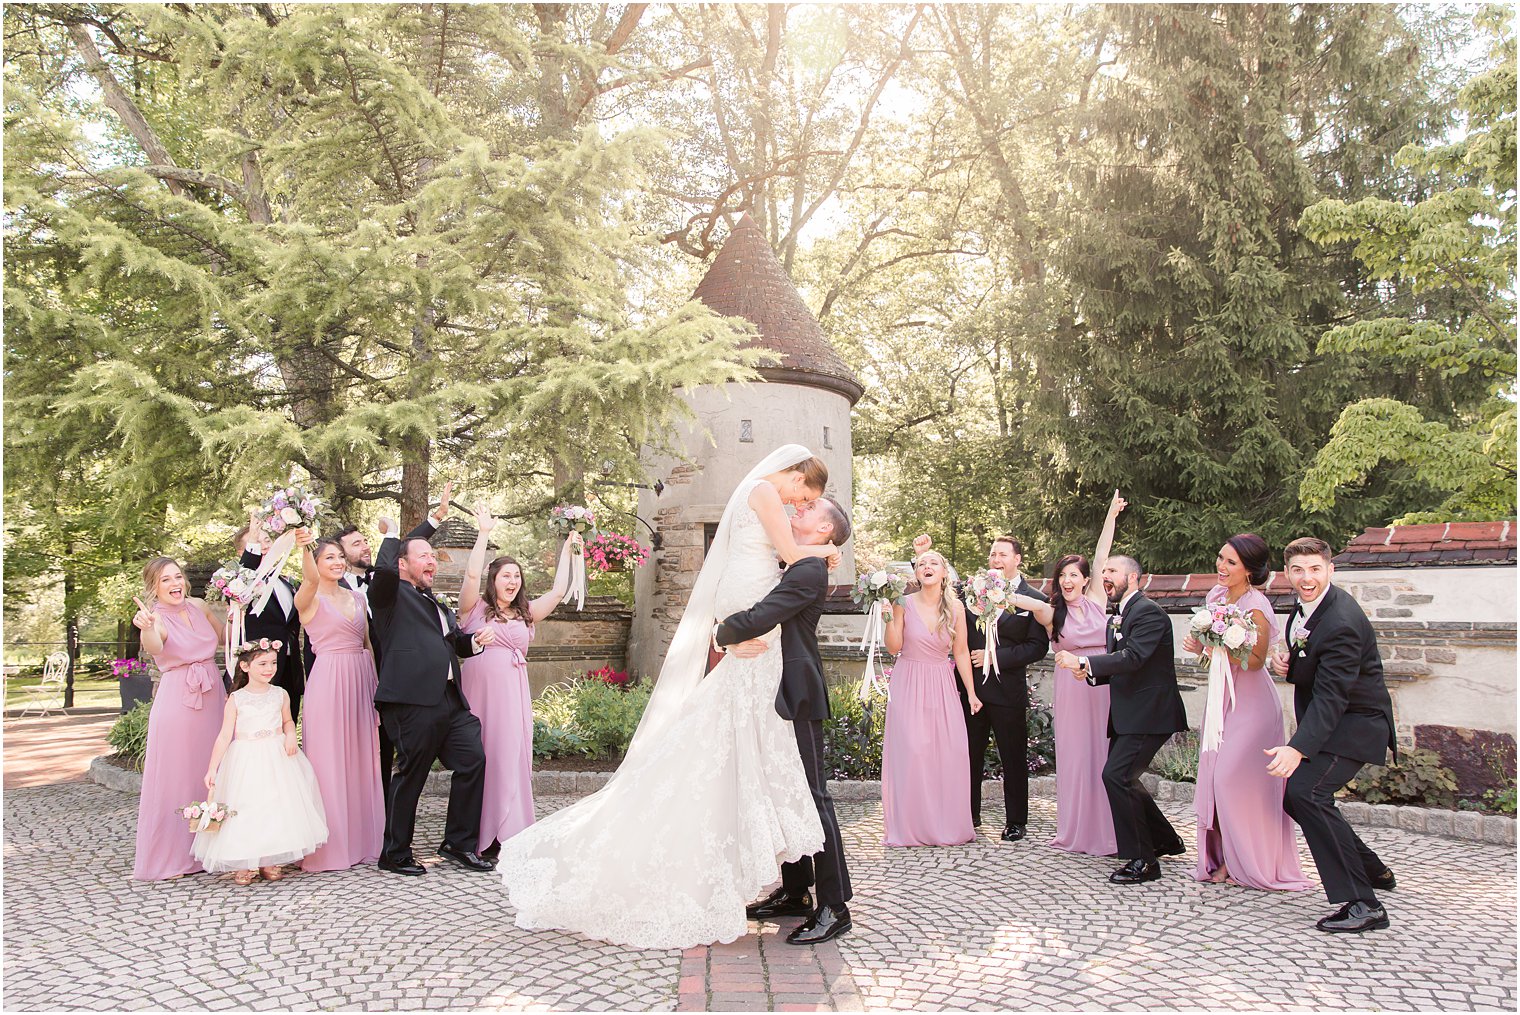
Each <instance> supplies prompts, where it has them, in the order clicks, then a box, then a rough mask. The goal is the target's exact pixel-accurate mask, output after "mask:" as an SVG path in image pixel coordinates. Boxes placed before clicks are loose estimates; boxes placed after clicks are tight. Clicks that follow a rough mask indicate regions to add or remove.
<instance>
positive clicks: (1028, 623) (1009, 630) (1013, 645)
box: [951, 575, 1050, 708]
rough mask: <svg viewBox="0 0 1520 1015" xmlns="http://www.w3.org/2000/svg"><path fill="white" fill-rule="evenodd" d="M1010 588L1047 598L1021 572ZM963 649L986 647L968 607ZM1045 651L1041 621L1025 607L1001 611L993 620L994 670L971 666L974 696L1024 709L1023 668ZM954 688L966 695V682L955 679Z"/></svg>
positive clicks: (1026, 689)
mask: <svg viewBox="0 0 1520 1015" xmlns="http://www.w3.org/2000/svg"><path fill="white" fill-rule="evenodd" d="M1014 591H1015V592H1017V593H1018V594H1019V595H1024V596H1030V597H1032V598H1034V599H1038V600H1039V601H1040V602H1042V603H1046V602H1049V601H1050V600H1048V599H1046V598H1045V597H1044V596H1042V595H1040V593H1038V592H1036V591H1035V589H1034V587H1033V586H1032V585H1030V584H1029V583H1028V582H1027V581H1025V580H1024V576H1023V575H1020V576H1019V587H1018V588H1017V589H1015V590H1014ZM966 648H968V649H972V650H975V649H981V650H983V651H986V649H987V635H986V634H985V633H984V632H983V631H982V629H981V628H980V627H978V626H977V623H976V614H974V613H972V612H971V611H970V610H967V611H966ZM1049 651H1050V635H1048V634H1047V633H1046V632H1045V625H1044V624H1041V623H1038V622H1037V621H1036V620H1035V619H1034V617H1033V616H1031V615H1030V613H1029V611H1028V610H1004V611H1003V615H1002V616H1000V617H998V621H997V664H998V670H997V672H996V673H988V674H987V675H986V676H983V675H982V668H981V667H980V666H976V667H973V668H972V671H971V675H972V677H973V678H974V679H975V681H976V696H977V697H978V698H980V699H982V702H983V704H987V705H1008V706H1012V707H1016V708H1028V707H1029V685H1028V683H1027V682H1026V681H1025V679H1024V671H1025V668H1026V667H1028V666H1029V665H1030V664H1031V663H1037V662H1039V661H1040V660H1041V659H1044V658H1045V654H1046V653H1047V652H1049ZM951 672H952V673H953V672H954V671H953V670H952V671H951ZM952 679H954V678H952ZM955 689H956V690H957V691H959V692H960V695H961V697H962V698H964V697H965V696H966V685H965V684H963V683H961V682H960V680H955Z"/></svg>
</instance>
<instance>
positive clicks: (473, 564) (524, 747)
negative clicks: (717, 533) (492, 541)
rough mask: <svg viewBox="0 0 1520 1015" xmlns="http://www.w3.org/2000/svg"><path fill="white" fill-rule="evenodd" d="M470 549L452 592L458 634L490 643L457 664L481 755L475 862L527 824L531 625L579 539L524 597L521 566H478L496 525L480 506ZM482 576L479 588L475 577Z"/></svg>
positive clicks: (548, 607) (549, 609)
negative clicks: (550, 581) (484, 632)
mask: <svg viewBox="0 0 1520 1015" xmlns="http://www.w3.org/2000/svg"><path fill="white" fill-rule="evenodd" d="M475 525H476V530H477V535H476V537H475V546H474V547H473V548H472V549H471V551H470V558H469V560H468V562H467V563H466V564H465V574H464V585H463V586H462V587H461V588H460V590H459V629H460V630H461V631H464V632H465V633H466V634H474V633H476V632H477V631H479V630H481V629H482V628H485V627H490V628H492V629H493V630H494V631H495V634H496V640H495V641H493V642H492V643H491V644H489V645H487V646H486V647H485V648H484V649H483V650H481V652H480V654H479V655H475V656H471V657H470V658H469V659H465V660H463V661H462V662H461V663H460V671H461V672H460V687H459V689H460V690H461V691H462V692H463V693H464V700H465V703H466V704H467V705H468V706H469V709H470V712H471V713H472V714H473V715H474V716H475V718H477V719H479V720H480V740H481V745H482V746H483V747H484V748H485V752H486V776H485V789H484V791H483V793H482V795H481V801H480V843H479V845H478V846H477V848H476V852H478V853H479V854H480V855H481V856H483V857H485V858H487V859H495V858H496V857H497V855H499V854H500V853H501V844H502V843H503V842H505V841H507V840H508V839H510V838H511V837H512V836H514V835H516V834H517V833H518V832H520V831H522V830H523V829H524V828H527V827H528V826H529V825H531V824H533V695H532V692H531V691H530V690H529V687H528V645H529V643H530V642H531V641H532V640H533V628H534V625H535V624H536V623H537V622H538V621H540V620H543V619H544V618H545V617H547V616H549V614H551V613H553V612H554V608H555V607H556V606H558V605H559V601H560V600H561V599H563V598H564V595H565V590H566V589H567V588H569V585H570V554H571V553H572V552H576V553H579V552H582V542H581V537H580V534H579V533H571V536H570V538H569V539H567V540H566V541H565V544H564V545H563V546H562V547H561V548H560V554H559V568H558V570H557V571H556V572H555V576H554V587H553V588H552V589H550V590H549V591H548V592H546V593H545V594H543V595H541V596H539V597H538V598H537V599H532V600H530V599H528V595H527V592H526V590H525V589H524V587H523V574H522V565H520V564H518V562H517V561H516V560H514V559H513V558H511V557H505V556H503V557H497V558H496V559H495V560H493V561H491V565H490V568H489V569H486V567H485V559H486V547H487V544H488V542H489V537H490V533H491V530H492V529H493V528H495V527H496V519H495V518H493V517H492V515H491V511H490V509H489V508H487V507H485V506H484V505H480V506H477V507H476V509H475ZM482 570H486V572H487V573H486V589H485V594H484V595H482V594H481V591H480V573H481V571H482Z"/></svg>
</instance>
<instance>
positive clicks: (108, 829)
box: [4, 742, 1516, 1011]
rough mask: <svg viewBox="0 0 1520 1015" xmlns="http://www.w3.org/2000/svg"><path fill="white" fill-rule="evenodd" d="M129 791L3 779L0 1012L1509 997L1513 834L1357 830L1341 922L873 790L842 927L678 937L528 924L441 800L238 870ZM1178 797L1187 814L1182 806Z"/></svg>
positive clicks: (1451, 1001)
mask: <svg viewBox="0 0 1520 1015" xmlns="http://www.w3.org/2000/svg"><path fill="white" fill-rule="evenodd" d="M10 747H11V744H10V743H9V742H8V743H7V753H9V751H10ZM7 767H9V766H7ZM567 802H569V798H566V797H548V798H545V799H543V800H541V801H540V810H541V812H545V811H549V810H553V809H555V808H557V807H560V806H563V805H564V804H565V803H567ZM136 804H137V799H136V797H135V796H132V795H130V794H125V793H120V792H117V791H114V790H109V789H106V788H104V787H100V786H96V785H94V784H90V783H77V782H68V783H60V784H56V785H51V786H42V787H34V788H20V789H12V790H8V791H7V792H6V793H5V800H4V872H5V903H6V905H5V911H4V932H5V934H4V992H5V1001H6V1007H7V1009H9V1010H27V1009H33V1010H35V1009H38V1008H58V1007H62V1008H79V1009H85V1010H102V1009H117V1008H120V1009H126V1010H139V1009H158V1008H164V1009H210V1010H232V1009H237V1010H248V1009H252V1010H262V1009H276V1008H297V1009H305V1010H312V1009H321V1010H400V1009H415V1008H426V1009H489V1010H524V1009H527V1010H550V1009H566V1008H571V1009H587V1010H593V1011H596V1010H616V1009H632V1010H665V1011H669V1010H682V1011H698V1010H728V1011H750V1010H757V1011H763V1010H773V1011H819V1010H821V1011H830V1010H839V1011H847V1010H861V1009H878V1008H881V1009H893V1008H919V1009H936V1008H955V1009H970V1010H994V1009H1002V1008H1012V1009H1037V1010H1038V1009H1046V1010H1048V1009H1064V1008H1159V1009H1167V1008H1194V1009H1197V1008H1210V1009H1221V1010H1246V1009H1279V1010H1280V1009H1296V1008H1317V1009H1337V1010H1343V1009H1382V1010H1415V1009H1441V1010H1459V1011H1472V1010H1484V1011H1500V1010H1509V1011H1513V1010H1514V1009H1515V1006H1516V967H1515V956H1516V933H1515V931H1516V912H1515V901H1516V900H1515V873H1516V871H1515V851H1514V849H1513V848H1506V847H1503V846H1497V845H1490V844H1480V843H1466V842H1456V841H1452V840H1447V839H1439V838H1435V837H1428V836H1423V835H1417V834H1412V833H1409V832H1406V831H1402V830H1399V829H1395V828H1386V829H1385V828H1375V829H1366V830H1365V831H1364V835H1365V836H1366V838H1367V839H1368V841H1369V842H1370V843H1371V844H1372V845H1373V847H1374V848H1375V849H1377V850H1378V852H1379V853H1380V854H1382V855H1383V856H1384V857H1385V859H1387V860H1388V861H1389V863H1390V864H1391V865H1392V866H1393V868H1394V869H1395V871H1396V872H1397V873H1398V877H1399V881H1400V887H1399V888H1398V890H1396V891H1394V892H1392V893H1389V895H1388V897H1387V900H1386V901H1387V903H1388V906H1389V912H1390V915H1391V917H1392V920H1393V927H1392V929H1391V930H1388V931H1383V932H1379V933H1373V934H1367V935H1361V936H1346V937H1332V936H1329V935H1324V934H1320V933H1318V932H1316V931H1315V930H1314V929H1313V921H1314V920H1315V919H1316V918H1318V917H1319V916H1322V915H1324V914H1325V913H1327V912H1328V911H1329V908H1330V907H1328V906H1327V905H1326V903H1325V901H1324V896H1323V895H1322V894H1321V893H1319V892H1313V893H1302V894H1291V895H1290V894H1277V893H1263V892H1255V891H1251V890H1248V889H1241V888H1235V887H1232V886H1214V885H1201V884H1198V883H1196V882H1193V881H1192V880H1191V879H1189V878H1187V877H1186V875H1185V872H1186V871H1187V870H1188V869H1190V867H1191V863H1192V853H1191V851H1190V852H1189V854H1188V856H1187V857H1184V858H1182V859H1181V860H1179V861H1168V862H1167V863H1166V864H1165V866H1166V871H1167V876H1166V877H1165V878H1164V879H1163V880H1162V881H1160V882H1156V883H1153V884H1149V885H1145V886H1140V887H1135V888H1127V889H1121V888H1118V887H1113V886H1110V885H1109V884H1108V883H1107V882H1106V881H1105V880H1104V878H1105V876H1106V875H1107V873H1108V872H1109V870H1111V869H1112V868H1113V866H1114V863H1113V861H1111V860H1105V859H1100V858H1087V857H1075V856H1069V855H1067V854H1064V853H1060V852H1057V851H1055V850H1052V849H1049V848H1047V847H1045V846H1043V845H1039V843H1043V841H1044V840H1045V839H1047V838H1048V837H1049V836H1050V835H1051V834H1053V832H1054V818H1055V814H1054V810H1053V807H1052V805H1051V804H1050V802H1048V801H1044V800H1035V801H1033V802H1032V807H1033V815H1032V817H1033V822H1032V824H1031V826H1030V838H1029V839H1027V840H1026V841H1025V842H1023V843H1018V844H1004V843H1000V842H997V841H996V839H995V837H993V836H992V835H990V834H984V835H983V837H982V838H981V839H980V840H979V841H978V842H976V843H973V844H970V845H966V846H959V847H954V848H949V849H916V850H898V849H892V850H889V849H886V848H885V847H883V846H881V845H880V838H881V816H880V815H881V809H880V806H879V804H876V803H844V804H842V805H841V806H840V808H839V809H840V817H841V820H842V823H843V825H844V830H845V835H846V839H847V844H848V850H849V854H850V861H851V871H852V875H853V878H854V881H855V890H856V893H857V894H856V898H855V901H854V902H853V903H852V905H851V911H852V913H853V915H854V918H855V921H856V926H855V930H854V931H853V932H852V933H850V934H848V935H846V936H844V937H842V938H840V939H838V940H837V941H835V942H831V943H829V944H827V945H823V946H820V947H817V948H797V947H795V946H790V945H787V944H785V943H784V942H783V941H782V938H783V937H784V936H785V933H786V932H787V931H788V930H790V929H791V928H792V927H793V926H795V925H796V923H797V922H798V921H797V920H795V919H792V920H782V921H777V922H769V923H764V924H756V925H754V926H755V928H756V931H757V933H755V934H752V935H750V936H749V937H746V938H744V939H741V940H740V941H737V942H734V943H733V944H731V945H716V946H713V947H710V948H705V947H704V948H693V949H689V950H687V951H686V952H685V953H682V952H677V951H650V952H640V951H629V950H626V949H622V948H618V947H615V946H611V945H604V944H598V943H595V942H590V941H586V940H584V939H581V938H578V937H575V936H573V935H567V934H557V933H528V932H525V931H520V930H518V929H517V928H516V927H514V926H513V925H512V921H511V914H510V911H509V910H508V909H507V907H506V905H505V904H504V902H503V898H502V895H501V893H500V889H499V887H498V882H497V881H496V879H495V877H494V876H492V875H478V874H472V873H469V872H466V871H463V870H461V869H459V868H457V867H454V866H452V865H450V864H447V863H443V864H441V865H440V863H439V862H438V861H437V860H436V858H434V857H432V856H430V855H428V851H427V849H426V848H425V847H426V846H428V845H431V844H436V843H437V841H438V840H439V838H440V835H441V829H442V825H443V810H444V804H445V801H444V800H443V799H441V798H435V797H424V798H423V802H422V808H421V813H420V815H419V822H418V836H417V843H418V845H419V855H420V856H421V857H422V859H423V862H424V863H425V864H427V865H428V866H429V868H430V871H429V874H428V875H427V876H426V877H422V878H416V879H401V878H398V877H395V876H394V875H388V874H383V873H381V872H379V871H377V870H376V869H375V868H373V867H363V868H358V869H355V870H351V871H346V872H341V873H332V874H317V875H305V874H301V873H299V872H297V873H294V874H292V875H290V876H289V877H288V878H287V879H286V880H284V881H282V882H280V883H278V884H264V883H260V884H255V885H254V886H252V887H250V888H246V889H245V888H238V887H237V886H235V885H233V884H232V883H231V880H230V878H229V877H226V876H223V877H220V878H213V877H210V876H206V875H196V876H192V877H187V878H181V879H177V880H175V881H170V882H162V883H157V884H139V883H136V882H133V881H132V880H131V879H130V877H129V876H128V875H129V870H130V860H131V851H132V833H133V827H134V822H135V812H136ZM1167 809H1168V811H1169V813H1170V814H1171V816H1172V817H1173V820H1174V821H1176V822H1177V823H1178V824H1179V827H1183V826H1185V824H1186V823H1187V816H1188V810H1187V806H1186V805H1174V806H1172V805H1169V806H1168V807H1167ZM988 817H989V819H990V821H989V825H988V826H987V828H985V829H984V830H983V831H984V833H990V832H995V830H996V828H997V821H998V820H999V819H1000V817H1001V816H1000V815H998V814H997V813H996V812H995V811H992V810H989V812H988ZM1306 861H1307V857H1306Z"/></svg>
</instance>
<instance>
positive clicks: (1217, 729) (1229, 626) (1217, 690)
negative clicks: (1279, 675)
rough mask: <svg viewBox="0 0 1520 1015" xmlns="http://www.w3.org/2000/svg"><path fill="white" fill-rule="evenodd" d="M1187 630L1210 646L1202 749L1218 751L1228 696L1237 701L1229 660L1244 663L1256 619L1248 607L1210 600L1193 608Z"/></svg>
mask: <svg viewBox="0 0 1520 1015" xmlns="http://www.w3.org/2000/svg"><path fill="white" fill-rule="evenodd" d="M1188 631H1189V633H1191V634H1192V636H1193V637H1194V638H1197V639H1198V640H1199V641H1201V642H1202V643H1203V646H1204V648H1205V649H1206V650H1207V651H1206V652H1205V655H1207V656H1208V670H1209V687H1208V693H1207V695H1206V696H1205V698H1204V702H1203V732H1202V734H1201V735H1200V737H1199V750H1202V751H1215V750H1218V749H1219V744H1220V741H1221V740H1222V739H1223V738H1224V709H1225V699H1226V698H1228V699H1229V700H1230V702H1231V703H1232V704H1233V703H1234V701H1235V673H1234V671H1233V670H1232V669H1231V668H1230V660H1231V659H1234V660H1235V661H1236V662H1237V663H1239V664H1240V665H1242V666H1244V665H1245V664H1246V662H1247V660H1249V659H1250V658H1251V650H1252V649H1253V648H1255V647H1256V635H1257V630H1256V621H1255V620H1253V619H1252V618H1251V613H1250V611H1249V610H1242V609H1241V608H1240V607H1239V606H1237V605H1235V604H1234V603H1226V602H1218V603H1208V604H1206V605H1204V606H1200V607H1199V608H1198V609H1196V610H1194V611H1193V619H1192V620H1190V621H1188Z"/></svg>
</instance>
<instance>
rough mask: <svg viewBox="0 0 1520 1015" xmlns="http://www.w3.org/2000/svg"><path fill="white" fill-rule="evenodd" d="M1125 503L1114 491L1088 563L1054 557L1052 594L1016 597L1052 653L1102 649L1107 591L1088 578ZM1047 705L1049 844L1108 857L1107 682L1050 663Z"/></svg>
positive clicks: (1111, 849) (1113, 846) (1104, 556)
mask: <svg viewBox="0 0 1520 1015" xmlns="http://www.w3.org/2000/svg"><path fill="white" fill-rule="evenodd" d="M1124 508H1125V501H1124V498H1123V497H1120V496H1119V491H1117V490H1115V491H1114V497H1113V500H1112V501H1111V502H1110V503H1109V505H1108V517H1107V518H1106V519H1104V522H1103V531H1102V532H1101V533H1100V534H1099V536H1098V545H1097V548H1096V549H1095V550H1094V551H1093V562H1092V564H1091V566H1089V565H1088V563H1087V560H1086V559H1085V558H1083V557H1082V555H1081V554H1077V553H1073V554H1068V555H1067V556H1065V557H1062V558H1061V559H1060V560H1058V561H1056V568H1055V572H1056V585H1057V587H1058V591H1059V593H1060V595H1058V596H1051V602H1050V603H1048V604H1047V603H1041V602H1040V601H1039V600H1037V599H1030V600H1028V602H1025V601H1023V600H1022V599H1021V600H1020V602H1018V603H1017V604H1015V605H1019V606H1024V607H1025V608H1026V609H1029V610H1030V612H1031V613H1033V614H1034V617H1035V619H1036V620H1038V621H1039V622H1040V623H1042V624H1044V625H1045V630H1046V631H1047V632H1049V634H1050V644H1051V647H1052V648H1054V649H1055V650H1056V651H1057V652H1060V651H1063V650H1064V651H1068V652H1072V653H1074V654H1076V655H1078V656H1091V655H1102V654H1103V653H1105V652H1107V651H1108V646H1107V630H1106V629H1107V626H1108V613H1107V610H1106V609H1105V608H1104V604H1105V603H1106V602H1107V599H1108V597H1107V596H1106V595H1105V594H1104V592H1103V585H1102V583H1101V582H1095V581H1093V580H1092V576H1093V574H1094V573H1099V574H1101V573H1102V570H1103V565H1104V564H1106V563H1108V553H1109V550H1110V549H1111V548H1112V547H1113V544H1114V525H1115V523H1116V522H1117V521H1118V518H1119V512H1121V511H1123V510H1124ZM1051 708H1052V712H1053V714H1054V718H1055V735H1056V837H1055V838H1054V839H1051V840H1050V845H1052V846H1054V847H1055V848H1057V849H1064V850H1066V851H1067V852H1069V853H1088V854H1091V855H1093V856H1113V855H1114V853H1115V852H1117V851H1118V845H1117V843H1116V842H1115V839H1114V812H1113V810H1112V808H1110V807H1109V805H1108V793H1107V792H1106V791H1105V790H1104V788H1103V765H1104V763H1105V762H1106V761H1107V760H1108V685H1107V684H1100V685H1099V686H1097V687H1093V686H1091V685H1089V684H1088V683H1087V682H1086V681H1085V680H1078V679H1075V674H1073V673H1072V671H1071V670H1068V669H1065V668H1063V667H1059V666H1058V667H1056V672H1055V687H1054V689H1053V690H1052V693H1051Z"/></svg>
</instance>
